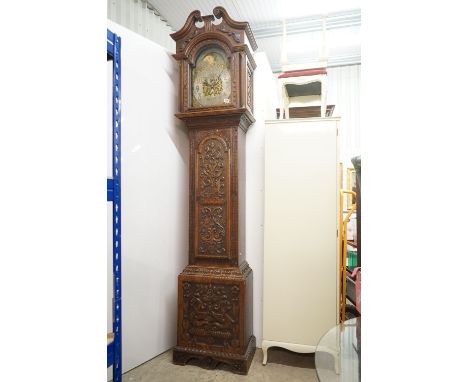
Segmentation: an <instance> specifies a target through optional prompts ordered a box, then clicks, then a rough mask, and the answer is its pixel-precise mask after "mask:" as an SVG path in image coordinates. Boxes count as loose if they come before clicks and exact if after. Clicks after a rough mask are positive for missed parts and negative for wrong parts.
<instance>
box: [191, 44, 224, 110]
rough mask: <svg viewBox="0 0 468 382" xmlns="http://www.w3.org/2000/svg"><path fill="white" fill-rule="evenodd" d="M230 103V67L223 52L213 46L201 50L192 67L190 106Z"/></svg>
mask: <svg viewBox="0 0 468 382" xmlns="http://www.w3.org/2000/svg"><path fill="white" fill-rule="evenodd" d="M230 103H231V68H230V66H229V60H228V59H227V57H226V54H225V52H224V51H223V50H222V49H220V48H218V47H215V46H211V47H209V48H207V49H205V50H203V51H202V52H201V53H200V54H199V55H198V57H197V60H196V62H195V66H194V67H193V69H192V107H211V106H223V105H229V104H230Z"/></svg>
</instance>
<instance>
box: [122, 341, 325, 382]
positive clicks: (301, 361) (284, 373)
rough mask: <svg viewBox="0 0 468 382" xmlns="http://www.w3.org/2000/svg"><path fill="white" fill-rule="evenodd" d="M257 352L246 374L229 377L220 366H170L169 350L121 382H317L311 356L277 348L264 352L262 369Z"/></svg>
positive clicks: (227, 372)
mask: <svg viewBox="0 0 468 382" xmlns="http://www.w3.org/2000/svg"><path fill="white" fill-rule="evenodd" d="M262 357H263V353H262V350H261V349H257V351H256V352H255V356H254V359H253V361H252V365H251V366H250V370H249V374H248V375H246V376H244V375H237V374H233V373H231V372H229V371H226V370H227V369H224V368H223V367H222V366H219V368H218V369H215V370H206V369H202V368H200V367H197V366H193V365H190V363H189V364H188V365H185V366H178V365H174V364H173V363H172V350H168V351H167V352H165V353H163V354H160V355H159V356H157V357H155V358H153V359H152V360H149V361H148V362H146V363H144V364H143V365H140V366H138V367H136V368H135V369H133V370H130V371H129V372H127V373H125V374H124V376H123V382H254V381H255V382H305V381H307V382H318V379H317V375H316V373H315V369H314V367H315V365H314V355H313V354H299V353H293V352H290V351H288V350H284V349H280V348H270V349H269V350H268V363H267V365H266V366H263V365H262Z"/></svg>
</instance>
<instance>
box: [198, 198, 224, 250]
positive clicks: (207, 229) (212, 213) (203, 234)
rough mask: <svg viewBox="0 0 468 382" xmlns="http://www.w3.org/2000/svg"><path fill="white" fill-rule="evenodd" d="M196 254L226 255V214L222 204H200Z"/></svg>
mask: <svg viewBox="0 0 468 382" xmlns="http://www.w3.org/2000/svg"><path fill="white" fill-rule="evenodd" d="M198 216H199V224H198V230H199V231H198V254H199V255H202V256H225V255H226V240H225V239H226V214H225V212H224V207H223V206H202V207H201V208H200V212H199V215H198Z"/></svg>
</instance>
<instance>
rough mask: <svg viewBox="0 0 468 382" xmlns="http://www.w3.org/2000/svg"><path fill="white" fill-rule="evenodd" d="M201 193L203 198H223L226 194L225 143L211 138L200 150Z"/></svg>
mask: <svg viewBox="0 0 468 382" xmlns="http://www.w3.org/2000/svg"><path fill="white" fill-rule="evenodd" d="M198 155H199V187H200V189H199V192H200V196H202V197H203V198H223V197H224V196H225V194H226V163H225V147H224V143H223V142H222V141H221V140H220V139H218V138H210V139H207V140H206V141H204V142H203V143H202V144H201V147H200V150H199V154H198Z"/></svg>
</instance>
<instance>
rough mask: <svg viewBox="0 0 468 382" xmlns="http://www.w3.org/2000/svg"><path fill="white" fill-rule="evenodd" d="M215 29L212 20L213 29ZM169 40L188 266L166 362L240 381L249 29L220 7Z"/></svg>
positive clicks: (245, 321)
mask: <svg viewBox="0 0 468 382" xmlns="http://www.w3.org/2000/svg"><path fill="white" fill-rule="evenodd" d="M216 19H219V20H218V21H217V20H216ZM171 37H172V38H173V39H174V40H175V41H176V54H174V58H175V59H176V60H177V61H178V63H179V68H180V88H179V93H180V97H179V113H177V114H176V116H177V117H178V118H180V119H182V120H184V121H185V124H186V127H187V128H188V132H189V140H190V186H189V187H190V203H189V208H190V211H189V218H190V228H189V264H188V266H187V267H186V268H185V269H184V271H183V272H182V273H181V274H180V275H179V284H178V288H179V290H178V318H177V346H176V347H175V348H174V352H173V361H174V363H176V364H180V365H184V364H186V363H187V362H188V361H189V360H191V359H193V358H195V359H198V362H197V364H198V365H200V366H204V367H212V368H215V367H216V366H217V365H218V364H219V363H225V364H228V365H230V367H231V369H232V371H234V372H237V373H240V374H247V372H248V370H249V367H250V363H251V362H252V358H253V355H254V352H255V337H254V336H253V334H252V270H251V268H250V267H249V265H248V263H247V262H246V260H245V165H246V163H245V134H246V132H247V129H248V128H249V126H250V125H251V124H252V123H253V122H254V121H255V120H254V117H253V73H254V70H255V67H256V64H255V60H254V59H253V56H252V51H254V50H255V49H256V48H257V45H256V42H255V39H254V37H253V34H252V31H251V29H250V27H249V24H248V23H246V22H238V21H234V20H233V19H231V18H230V17H229V15H228V14H227V12H226V10H225V9H223V8H221V7H216V8H214V9H213V15H207V16H202V15H201V13H200V12H199V11H194V12H192V13H191V14H190V15H189V16H188V18H187V21H186V23H185V25H184V26H183V27H182V29H180V30H179V31H178V32H176V33H173V34H172V35H171Z"/></svg>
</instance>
